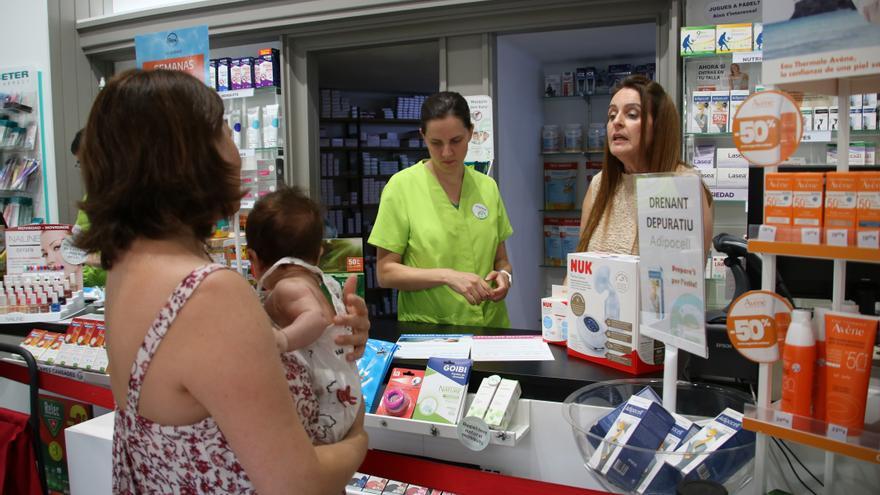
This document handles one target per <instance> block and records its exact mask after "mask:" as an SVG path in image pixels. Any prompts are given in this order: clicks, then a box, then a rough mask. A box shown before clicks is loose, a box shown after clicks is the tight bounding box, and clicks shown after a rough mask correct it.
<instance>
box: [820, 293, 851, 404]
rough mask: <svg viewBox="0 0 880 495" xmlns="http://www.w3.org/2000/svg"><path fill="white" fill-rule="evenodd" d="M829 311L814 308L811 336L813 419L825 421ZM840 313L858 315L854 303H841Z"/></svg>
mask: <svg viewBox="0 0 880 495" xmlns="http://www.w3.org/2000/svg"><path fill="white" fill-rule="evenodd" d="M828 311H830V310H829V309H827V308H815V309H814V310H813V336H814V337H816V370H815V372H814V380H813V418H815V419H817V420H819V421H825V403H826V402H827V399H826V398H825V394H826V390H827V384H826V383H825V382H826V380H827V378H828V377H827V373H825V314H826V313H827V312H828ZM841 311H843V312H844V313H855V314H859V307H858V306H856V304H855V303H854V302H851V301H846V302H844V303H843V307H842V308H841Z"/></svg>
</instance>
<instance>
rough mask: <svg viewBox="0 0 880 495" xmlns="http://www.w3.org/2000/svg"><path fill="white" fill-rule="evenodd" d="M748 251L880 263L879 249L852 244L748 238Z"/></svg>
mask: <svg viewBox="0 0 880 495" xmlns="http://www.w3.org/2000/svg"><path fill="white" fill-rule="evenodd" d="M749 252H751V253H758V254H776V255H782V256H796V257H800V258H818V259H828V260H847V261H862V262H865V263H880V249H869V248H859V247H852V246H847V247H844V246H828V245H821V244H820V245H813V244H801V243H799V242H771V241H759V240H754V239H750V240H749Z"/></svg>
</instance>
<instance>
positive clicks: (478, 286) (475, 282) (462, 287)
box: [445, 270, 492, 305]
mask: <svg viewBox="0 0 880 495" xmlns="http://www.w3.org/2000/svg"><path fill="white" fill-rule="evenodd" d="M445 279H446V285H448V286H449V288H451V289H452V290H454V291H455V292H458V293H459V294H461V295H462V296H464V298H465V299H467V302H469V303H471V304H473V305H477V304H480V303H482V302H483V301H486V300H488V299H489V298H490V297H491V296H492V288H491V287H489V284H488V283H487V282H486V281H485V280H483V279H482V278H480V277H479V276H478V275H474V274H473V273H467V272H457V271H455V270H448V272H447V273H446V275H445Z"/></svg>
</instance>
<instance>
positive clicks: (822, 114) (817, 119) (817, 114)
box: [813, 107, 831, 131]
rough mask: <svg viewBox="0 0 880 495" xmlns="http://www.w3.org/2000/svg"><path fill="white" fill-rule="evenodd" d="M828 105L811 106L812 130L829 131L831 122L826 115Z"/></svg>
mask: <svg viewBox="0 0 880 495" xmlns="http://www.w3.org/2000/svg"><path fill="white" fill-rule="evenodd" d="M828 112H829V110H828V107H814V108H813V130H814V131H829V130H831V124H830V121H829V116H828Z"/></svg>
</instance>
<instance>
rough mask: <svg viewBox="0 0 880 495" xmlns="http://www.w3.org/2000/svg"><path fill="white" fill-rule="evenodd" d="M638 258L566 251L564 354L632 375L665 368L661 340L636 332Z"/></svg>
mask: <svg viewBox="0 0 880 495" xmlns="http://www.w3.org/2000/svg"><path fill="white" fill-rule="evenodd" d="M638 260H639V258H638V256H629V255H614V254H603V253H571V254H569V255H568V341H567V344H568V354H569V355H571V356H575V357H578V358H582V359H586V360H588V361H592V362H595V363H599V364H603V365H605V366H609V367H612V368H615V369H619V370H622V371H626V372H628V373H632V374H641V373H648V372H651V371H656V370H659V369H660V368H661V367H662V366H663V344H662V343H661V342H659V341H655V340H654V339H650V338H647V337H643V336H642V335H641V334H640V331H639V270H638V267H639V261H638Z"/></svg>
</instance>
